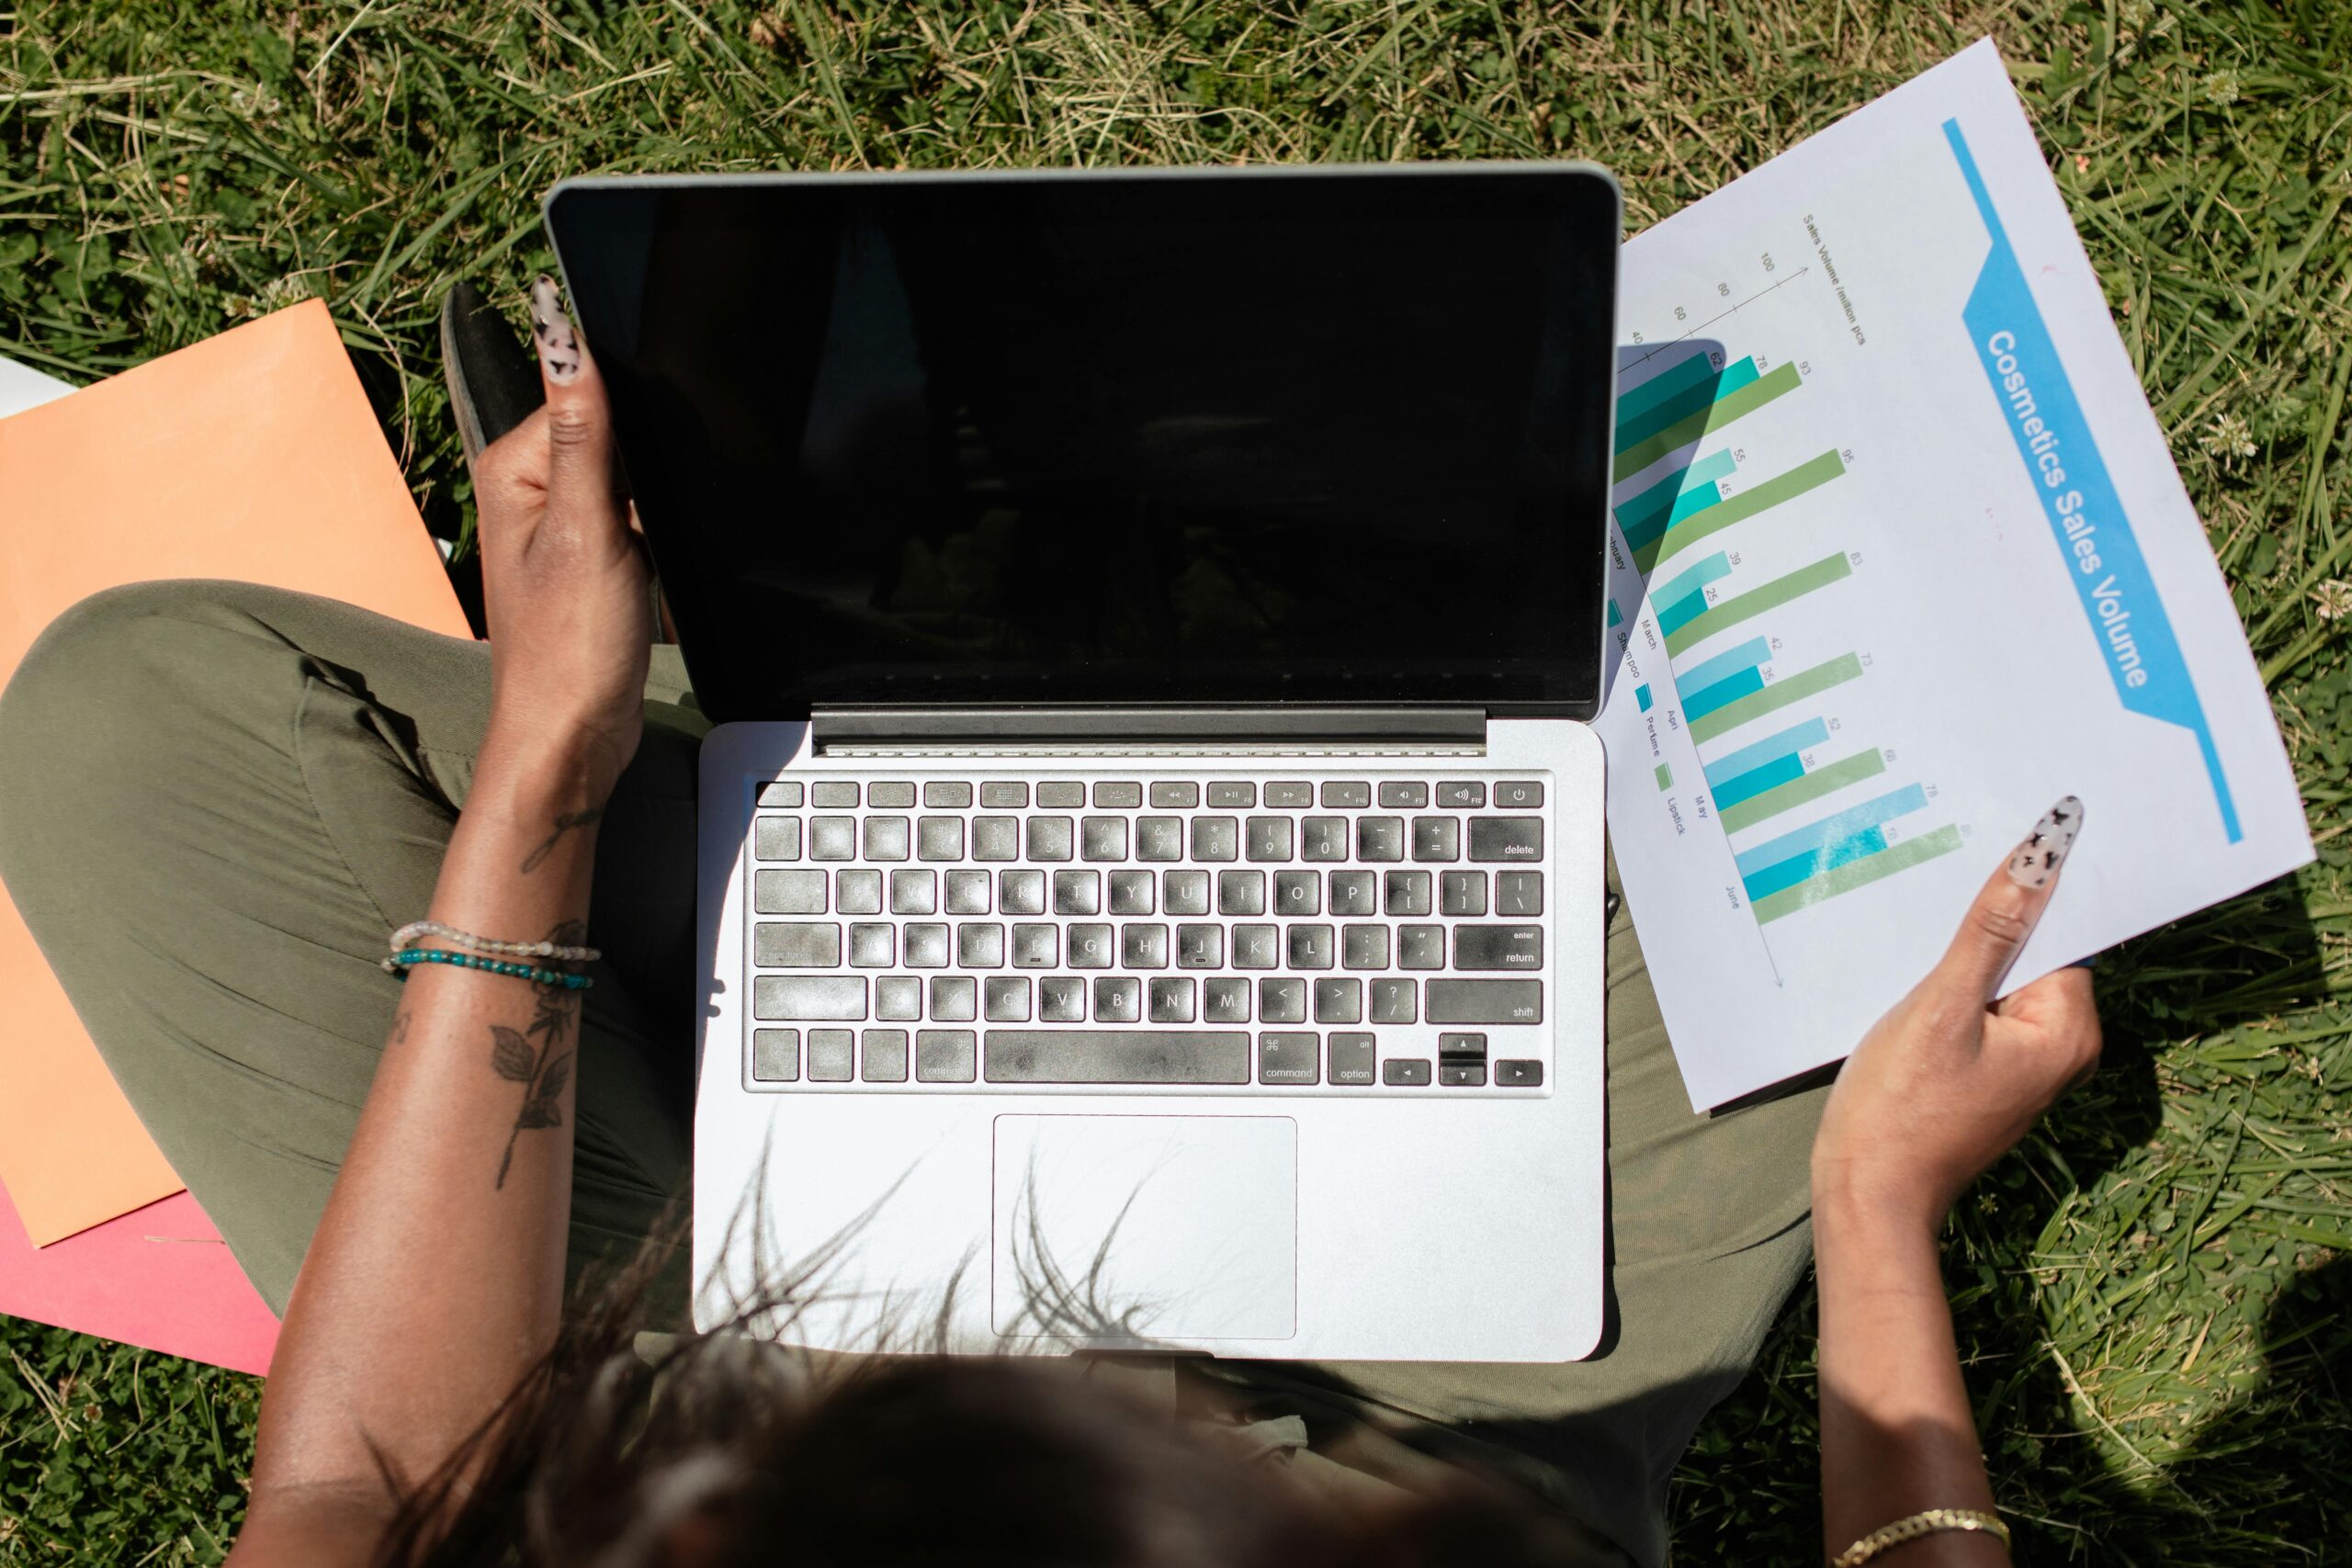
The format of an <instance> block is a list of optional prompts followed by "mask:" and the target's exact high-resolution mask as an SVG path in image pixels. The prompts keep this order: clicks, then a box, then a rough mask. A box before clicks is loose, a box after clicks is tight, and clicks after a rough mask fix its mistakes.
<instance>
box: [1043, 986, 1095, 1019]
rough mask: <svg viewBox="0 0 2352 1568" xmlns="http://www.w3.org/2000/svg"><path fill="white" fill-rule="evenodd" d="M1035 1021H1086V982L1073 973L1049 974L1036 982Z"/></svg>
mask: <svg viewBox="0 0 2352 1568" xmlns="http://www.w3.org/2000/svg"><path fill="white" fill-rule="evenodd" d="M1037 1021H1039V1022H1040V1023H1083V1022H1085V1021H1086V982H1085V981H1083V980H1081V979H1080V978H1079V977H1078V976H1075V975H1049V976H1046V978H1044V979H1042V980H1040V981H1038V982H1037Z"/></svg>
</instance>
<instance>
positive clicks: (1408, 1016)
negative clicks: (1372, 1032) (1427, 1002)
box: [1372, 979, 1421, 1023]
mask: <svg viewBox="0 0 2352 1568" xmlns="http://www.w3.org/2000/svg"><path fill="white" fill-rule="evenodd" d="M1420 988H1421V987H1420V982H1419V981H1418V980H1397V979H1387V980H1374V982H1373V983H1372V1021H1373V1022H1374V1023H1418V1022H1419V1021H1420V1018H1419V1012H1420Z"/></svg>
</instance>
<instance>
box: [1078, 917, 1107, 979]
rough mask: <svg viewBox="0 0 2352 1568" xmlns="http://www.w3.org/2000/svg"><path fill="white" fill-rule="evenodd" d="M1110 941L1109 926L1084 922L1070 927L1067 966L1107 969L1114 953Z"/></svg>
mask: <svg viewBox="0 0 2352 1568" xmlns="http://www.w3.org/2000/svg"><path fill="white" fill-rule="evenodd" d="M1112 942H1113V938H1112V935H1111V928H1110V927H1109V926H1103V925H1093V924H1086V925H1075V926H1072V927H1070V928H1069V966H1070V967H1071V968H1073V969H1108V968H1109V967H1111V960H1112V958H1113V957H1114V955H1115V954H1114V948H1113V946H1112Z"/></svg>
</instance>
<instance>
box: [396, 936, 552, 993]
mask: <svg viewBox="0 0 2352 1568" xmlns="http://www.w3.org/2000/svg"><path fill="white" fill-rule="evenodd" d="M417 964H454V965H455V966H457V967H458V968H459V969H479V970H481V972H482V973H483V974H485V975H512V976H515V978H516V979H518V980H528V981H530V982H531V984H533V985H535V986H559V987H562V988H563V989H565V990H567V991H584V990H586V989H587V988H588V987H591V986H593V985H594V984H595V983H596V979H595V976H593V975H567V974H565V973H564V972H563V971H562V970H560V969H542V968H540V967H539V966H538V965H537V964H517V963H515V962H514V961H513V960H511V959H505V958H487V957H484V956H483V955H482V954H481V953H452V952H450V951H449V950H448V949H447V948H446V947H411V948H404V949H402V950H401V952H399V953H393V954H392V955H391V956H390V958H387V959H386V960H384V967H385V968H386V969H388V970H390V971H391V972H392V973H393V974H395V975H398V976H400V977H401V979H403V980H405V979H407V978H408V971H409V970H410V969H412V968H413V967H414V966H415V965H417Z"/></svg>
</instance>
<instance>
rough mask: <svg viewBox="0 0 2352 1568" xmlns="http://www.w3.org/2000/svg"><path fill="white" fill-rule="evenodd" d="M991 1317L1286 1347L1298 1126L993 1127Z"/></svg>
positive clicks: (1294, 1257)
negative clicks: (1264, 1341)
mask: <svg viewBox="0 0 2352 1568" xmlns="http://www.w3.org/2000/svg"><path fill="white" fill-rule="evenodd" d="M995 1207H996V1220H995V1224H996V1240H995V1247H994V1253H995V1256H994V1258H993V1265H994V1267H993V1268H992V1269H991V1270H990V1273H991V1281H990V1290H991V1299H990V1307H991V1311H990V1314H989V1316H990V1320H991V1322H992V1323H993V1325H994V1326H995V1329H996V1331H997V1332H998V1333H999V1334H1006V1335H1038V1334H1043V1335H1051V1336H1056V1337H1070V1338H1080V1339H1118V1340H1138V1339H1141V1340H1148V1339H1287V1338H1289V1337H1291V1336H1292V1335H1293V1334H1295V1333H1296V1332H1297V1328H1298V1123H1297V1122H1294V1121H1293V1120H1292V1119H1291V1118H1289V1117H1287V1116H1000V1117H998V1118H997V1119H996V1205H995Z"/></svg>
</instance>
